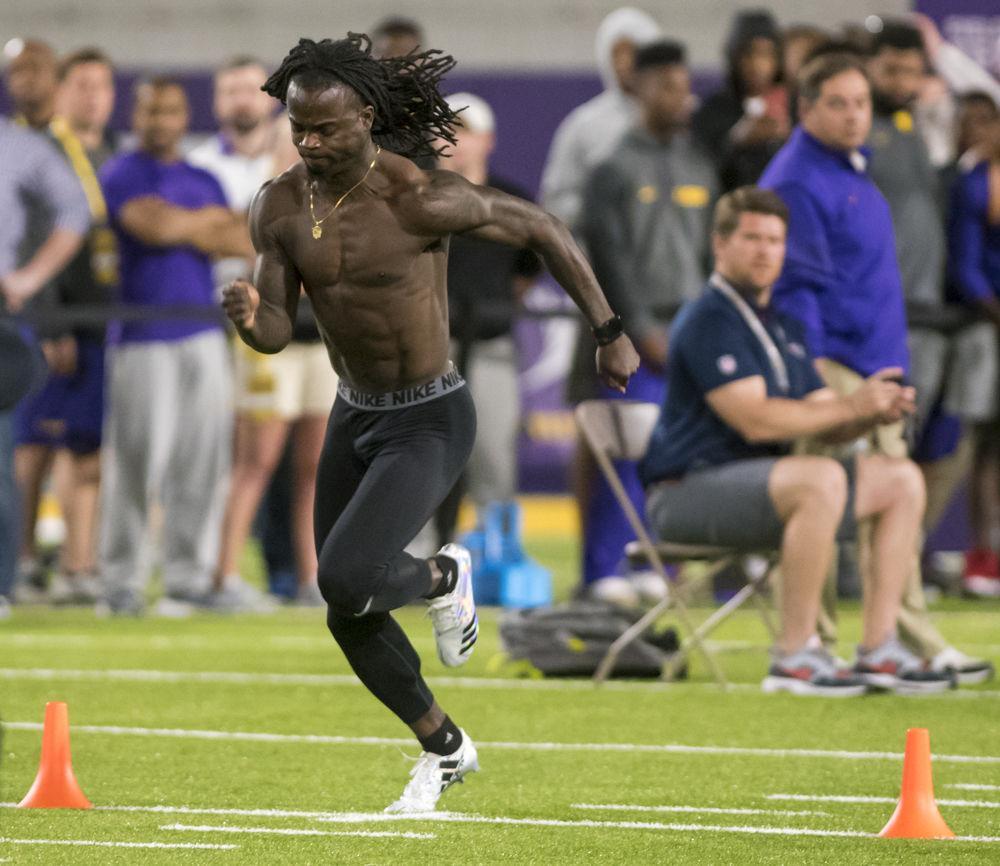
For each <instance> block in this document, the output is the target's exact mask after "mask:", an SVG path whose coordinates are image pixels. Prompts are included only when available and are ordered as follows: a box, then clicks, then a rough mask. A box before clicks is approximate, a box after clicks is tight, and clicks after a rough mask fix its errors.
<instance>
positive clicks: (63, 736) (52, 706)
mask: <svg viewBox="0 0 1000 866" xmlns="http://www.w3.org/2000/svg"><path fill="white" fill-rule="evenodd" d="M18 806H20V807H21V808H22V809H92V808H93V806H92V805H91V802H90V800H88V799H87V797H86V795H85V794H84V793H83V791H81V790H80V786H79V785H78V784H77V781H76V776H74V775H73V762H72V760H71V759H70V755H69V713H68V711H67V709H66V704H65V703H63V702H62V701H49V703H47V704H46V705H45V727H44V728H43V729H42V760H41V762H40V763H39V765H38V775H37V776H35V783H34V784H33V785H32V786H31V790H30V791H28V793H27V794H25V796H24V799H23V800H22V801H21V802H20V803H18Z"/></svg>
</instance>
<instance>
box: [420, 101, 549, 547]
mask: <svg viewBox="0 0 1000 866" xmlns="http://www.w3.org/2000/svg"><path fill="white" fill-rule="evenodd" d="M447 101H448V105H449V106H451V108H452V110H453V111H455V112H457V113H458V122H457V123H456V126H455V139H456V141H455V144H454V145H453V146H452V147H451V148H450V149H449V152H448V155H447V158H445V159H442V160H440V165H441V167H442V168H446V169H450V170H451V171H454V172H456V173H458V174H460V175H462V177H464V178H465V179H466V180H467V181H469V182H471V183H474V184H478V185H480V186H490V187H494V188H495V189H499V190H502V191H504V192H506V193H509V194H510V195H516V196H518V197H520V198H524V199H529V198H530V196H528V195H527V193H525V192H523V191H522V190H519V189H517V188H516V187H514V186H512V185H511V184H510V183H507V182H506V181H505V180H503V179H502V178H499V177H497V176H495V175H493V174H491V173H490V170H489V162H490V154H491V153H492V152H493V148H494V147H495V146H496V132H495V129H496V121H495V119H494V117H493V110H492V109H491V108H490V106H489V104H488V103H487V102H486V101H485V100H484V99H481V98H480V97H478V96H475V95H473V94H471V93H456V94H453V95H452V96H449V97H448V99H447ZM540 269H541V267H540V264H539V262H538V257H537V256H536V255H535V254H534V253H532V252H531V251H530V250H517V249H514V248H513V247H509V246H507V245H505V244H498V243H495V242H493V241H488V240H483V239H481V238H475V237H467V236H465V235H454V236H452V238H451V241H450V245H449V249H448V320H449V325H450V327H451V338H452V347H453V357H454V358H455V359H456V362H457V364H458V369H459V370H461V371H462V373H463V374H464V376H465V378H466V381H467V382H468V383H469V390H470V392H471V394H472V399H473V402H474V403H475V404H476V417H477V418H478V419H479V421H478V433H477V435H476V442H475V444H474V445H473V446H472V454H471V455H470V456H469V462H468V464H467V466H466V470H465V473H464V474H463V477H462V479H461V480H460V481H459V483H458V484H456V485H455V488H454V489H453V490H452V492H451V493H450V494H449V496H448V498H447V499H446V500H445V501H444V502H443V503H442V504H441V506H440V508H439V509H438V513H437V517H436V529H437V535H438V540H439V541H440V543H441V544H442V545H443V544H446V543H447V542H448V541H450V540H451V539H452V537H453V535H454V531H455V523H456V520H457V517H458V506H459V503H460V501H461V496H462V493H463V492H464V491H465V490H466V489H467V490H468V492H469V494H470V496H471V498H472V501H473V502H475V504H476V505H477V506H478V507H480V508H481V507H482V506H484V505H486V504H487V503H488V502H491V501H506V500H510V499H513V498H514V495H515V493H516V492H517V429H518V422H519V421H520V395H519V393H518V383H517V355H516V349H515V345H514V336H513V333H512V329H513V325H514V315H515V312H516V309H517V305H518V302H519V300H520V298H521V297H522V296H523V295H524V293H525V291H526V290H527V288H528V286H529V285H530V284H531V280H532V279H533V278H534V277H536V276H537V275H538V273H539V271H540Z"/></svg>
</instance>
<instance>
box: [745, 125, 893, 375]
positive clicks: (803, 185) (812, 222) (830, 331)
mask: <svg viewBox="0 0 1000 866" xmlns="http://www.w3.org/2000/svg"><path fill="white" fill-rule="evenodd" d="M863 154H864V151H862V155H863ZM760 186H762V187H764V188H766V189H772V190H774V191H775V192H776V193H778V195H780V196H781V198H782V199H783V200H784V201H785V204H787V205H788V209H789V212H790V215H791V220H790V222H789V226H788V247H787V252H786V254H785V267H784V270H783V271H782V273H781V277H780V279H779V280H778V282H777V283H776V284H775V286H774V295H773V300H772V305H773V306H774V308H775V309H776V310H779V311H781V312H784V313H787V314H789V315H791V316H794V317H795V318H796V319H798V320H799V321H800V322H802V324H803V326H804V327H805V333H806V341H807V345H808V347H809V351H810V353H811V354H812V355H813V356H814V357H817V358H830V359H831V360H833V361H837V362H838V363H840V364H843V365H844V366H846V367H849V368H850V369H852V370H854V371H855V372H857V373H860V374H861V375H862V376H870V375H871V374H872V373H874V372H875V371H876V370H879V369H881V368H882V367H902V368H903V369H904V370H905V369H907V368H908V367H909V354H908V352H907V349H906V311H905V308H904V305H903V288H902V284H901V280H900V275H899V265H898V263H897V261H896V243H895V238H894V235H893V230H892V215H891V213H890V211H889V205H888V203H887V202H886V200H885V198H884V196H883V195H882V193H881V192H879V190H878V187H876V186H875V184H874V183H873V182H872V180H871V178H870V177H869V176H868V175H867V174H866V173H865V172H864V171H858V170H857V169H856V168H855V167H854V166H853V165H852V164H851V160H850V159H849V157H848V155H847V154H846V153H844V152H843V151H839V150H834V149H832V148H829V147H826V146H825V145H823V144H821V143H820V142H819V141H817V140H816V139H815V138H813V137H812V136H811V135H809V134H808V133H807V132H805V131H804V130H803V129H802V127H796V128H795V130H794V131H793V132H792V135H791V137H790V138H789V139H788V141H787V142H786V143H785V145H784V146H783V147H782V148H781V150H780V151H778V153H777V154H776V155H775V157H774V159H772V160H771V162H770V164H769V165H768V167H767V169H766V170H765V171H764V174H763V176H762V177H761V179H760Z"/></svg>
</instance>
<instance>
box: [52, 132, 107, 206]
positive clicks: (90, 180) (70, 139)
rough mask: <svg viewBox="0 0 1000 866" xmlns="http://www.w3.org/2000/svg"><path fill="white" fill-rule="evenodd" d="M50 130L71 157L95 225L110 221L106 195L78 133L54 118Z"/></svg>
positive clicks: (70, 159) (71, 163)
mask: <svg viewBox="0 0 1000 866" xmlns="http://www.w3.org/2000/svg"><path fill="white" fill-rule="evenodd" d="M49 129H50V130H51V132H52V135H53V136H54V137H55V139H56V141H58V142H59V144H60V145H61V146H62V149H63V150H64V151H65V152H66V156H67V157H69V162H70V165H72V166H73V171H74V172H76V176H77V177H78V178H79V179H80V184H81V185H82V186H83V191H84V193H85V194H86V196H87V203H88V204H89V205H90V214H91V216H93V218H94V222H95V223H98V224H100V223H105V222H107V221H108V207H107V205H106V204H105V203H104V193H102V192H101V184H100V183H99V182H98V180H97V174H96V173H95V172H94V164H93V163H92V162H91V161H90V157H88V156H87V151H86V150H85V149H84V147H83V143H82V142H81V141H80V139H79V138H78V137H77V135H76V133H75V132H73V130H72V129H70V126H69V124H68V123H67V122H66V121H65V120H64V119H63V118H61V117H54V118H53V119H52V122H51V123H50V124H49Z"/></svg>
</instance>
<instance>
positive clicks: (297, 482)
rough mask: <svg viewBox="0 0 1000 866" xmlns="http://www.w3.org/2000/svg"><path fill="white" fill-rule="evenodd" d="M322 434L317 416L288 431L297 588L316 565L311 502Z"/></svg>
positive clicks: (312, 580)
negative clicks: (291, 438)
mask: <svg viewBox="0 0 1000 866" xmlns="http://www.w3.org/2000/svg"><path fill="white" fill-rule="evenodd" d="M325 434H326V418H324V417H318V416H307V417H305V418H300V419H299V420H298V421H296V422H295V424H294V427H293V430H292V435H293V437H294V448H293V449H292V476H293V477H292V544H293V547H294V549H295V564H296V566H297V570H298V579H299V586H300V587H301V586H305V585H306V584H308V583H315V582H316V572H317V570H318V568H319V565H318V562H317V559H316V541H315V536H314V533H313V502H314V500H315V498H316V472H317V470H318V468H319V456H320V453H321V452H322V450H323V438H324V435H325Z"/></svg>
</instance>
